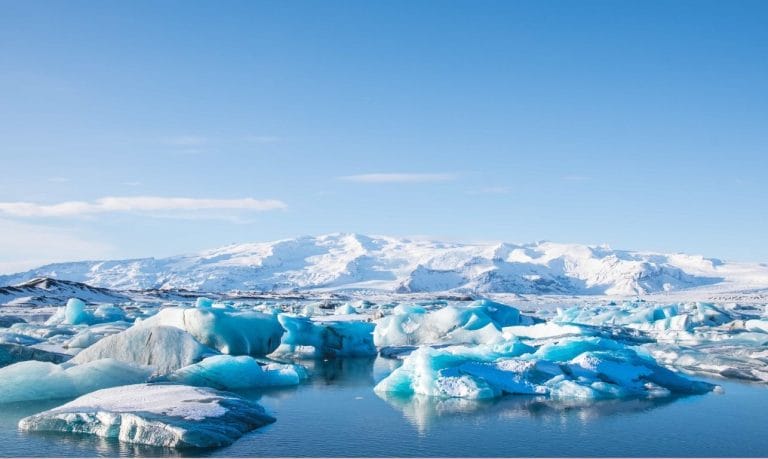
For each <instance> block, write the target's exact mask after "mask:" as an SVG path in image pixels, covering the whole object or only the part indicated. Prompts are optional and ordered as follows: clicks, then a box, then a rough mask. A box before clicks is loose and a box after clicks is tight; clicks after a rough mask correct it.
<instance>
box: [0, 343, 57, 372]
mask: <svg viewBox="0 0 768 459" xmlns="http://www.w3.org/2000/svg"><path fill="white" fill-rule="evenodd" d="M68 359H69V356H68V355H64V354H59V353H57V352H49V351H44V350H42V349H35V348H33V347H27V346H22V345H19V344H10V343H6V344H0V367H4V366H6V365H12V364H14V363H18V362H24V361H27V360H39V361H41V362H53V363H61V362H64V361H66V360H68Z"/></svg>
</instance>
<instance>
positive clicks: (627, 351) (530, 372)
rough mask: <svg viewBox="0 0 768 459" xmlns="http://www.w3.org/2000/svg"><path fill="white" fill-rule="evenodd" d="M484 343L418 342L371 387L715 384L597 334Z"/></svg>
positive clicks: (589, 388)
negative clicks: (534, 344) (527, 343)
mask: <svg viewBox="0 0 768 459" xmlns="http://www.w3.org/2000/svg"><path fill="white" fill-rule="evenodd" d="M496 347H497V348H498V347H499V345H498V344H497V345H496ZM470 349H471V348H470ZM484 350H486V352H487V355H485V356H483V355H480V356H478V355H477V351H478V350H477V349H476V350H474V352H472V351H470V352H467V347H465V346H449V347H445V348H440V349H434V348H430V347H421V348H419V349H417V350H415V351H414V352H412V353H411V354H410V355H409V356H407V357H406V358H405V359H404V361H403V364H402V366H401V367H400V368H397V369H396V370H394V371H393V372H392V373H391V374H390V375H389V376H387V377H386V378H384V379H383V380H382V381H380V382H379V384H377V385H376V387H375V388H374V390H375V391H376V392H380V393H395V394H400V395H414V394H417V395H428V396H433V397H462V398H472V399H484V398H493V397H496V396H498V395H500V394H502V393H511V394H532V395H547V394H548V395H549V396H550V397H551V398H553V399H563V398H566V399H567V398H580V399H603V398H618V397H657V396H660V395H669V394H671V393H678V394H680V393H682V394H701V393H705V392H709V391H712V390H715V388H716V386H715V385H713V384H709V383H705V382H701V381H693V380H690V379H688V378H686V377H684V376H681V375H679V374H677V373H675V372H673V371H671V370H669V369H667V368H664V367H662V366H660V365H658V364H657V363H656V362H655V361H654V360H653V359H652V358H651V357H648V356H642V355H640V354H638V353H637V352H635V351H634V350H632V349H631V348H629V347H627V346H625V345H623V344H621V343H618V342H616V341H613V340H610V339H605V338H599V337H570V338H565V339H562V340H559V341H551V342H549V343H546V344H542V345H540V346H539V347H538V348H536V350H535V351H534V352H526V351H524V348H522V347H518V348H517V353H516V352H515V348H514V347H512V348H511V351H510V352H508V353H507V355H504V354H503V353H500V352H492V351H491V350H490V349H488V348H487V347H486V348H485V349H484ZM516 354H517V355H516Z"/></svg>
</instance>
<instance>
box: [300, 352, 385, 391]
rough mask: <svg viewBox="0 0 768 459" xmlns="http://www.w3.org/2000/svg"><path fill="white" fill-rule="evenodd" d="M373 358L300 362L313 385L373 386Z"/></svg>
mask: <svg viewBox="0 0 768 459" xmlns="http://www.w3.org/2000/svg"><path fill="white" fill-rule="evenodd" d="M375 362H376V358H375V357H367V358H346V359H341V358H340V359H322V360H302V361H299V362H297V363H300V364H301V365H304V366H305V367H306V368H307V370H308V371H309V374H310V377H311V380H312V382H313V383H320V384H326V385H339V384H343V385H345V386H350V385H352V386H373V385H374V384H375V380H374V363H375Z"/></svg>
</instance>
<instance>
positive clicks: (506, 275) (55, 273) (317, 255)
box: [0, 234, 768, 295]
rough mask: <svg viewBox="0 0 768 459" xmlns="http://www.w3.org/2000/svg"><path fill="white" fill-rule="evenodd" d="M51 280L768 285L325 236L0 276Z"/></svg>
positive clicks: (725, 268) (555, 287) (698, 268)
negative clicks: (159, 257) (47, 278)
mask: <svg viewBox="0 0 768 459" xmlns="http://www.w3.org/2000/svg"><path fill="white" fill-rule="evenodd" d="M43 276H45V277H52V278H58V279H66V280H70V281H76V282H84V283H87V284H89V285H94V286H98V287H106V288H110V289H147V288H160V289H188V290H199V291H210V292H226V291H234V290H246V291H287V290H315V289H330V290H338V289H370V290H381V291H392V292H437V291H447V290H453V291H459V292H478V293H491V292H493V293H531V294H578V295H584V294H613V295H636V294H645V293H653V292H662V291H673V290H682V289H689V288H695V287H702V286H717V287H718V288H719V289H720V290H729V289H730V290H737V289H747V288H753V289H754V288H765V287H768V267H766V266H765V265H760V264H748V263H727V262H723V261H720V260H716V259H710V258H704V257H701V256H690V255H683V254H672V255H664V254H654V253H645V252H630V251H623V250H612V249H610V248H607V247H602V246H601V247H593V246H585V245H577V244H558V243H552V242H539V243H534V244H524V245H516V244H508V243H487V244H461V243H445V242H435V241H425V240H410V239H397V238H391V237H383V236H376V237H371V236H364V235H359V234H330V235H324V236H318V237H309V236H307V237H300V238H295V239H286V240H281V241H276V242H265V243H250V244H235V245H229V246H226V247H222V248H218V249H214V250H208V251H204V252H201V253H198V254H193V255H184V256H176V257H170V258H161V259H155V258H144V259H134V260H114V261H87V262H75V263H59V264H52V265H47V266H43V267H41V268H38V269H34V270H31V271H28V272H24V273H19V274H14V275H8V276H0V285H4V284H5V285H8V284H15V283H19V282H24V281H26V280H28V279H31V278H36V277H43Z"/></svg>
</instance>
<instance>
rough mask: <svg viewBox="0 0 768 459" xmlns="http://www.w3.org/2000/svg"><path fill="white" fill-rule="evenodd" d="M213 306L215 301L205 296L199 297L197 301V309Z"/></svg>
mask: <svg viewBox="0 0 768 459" xmlns="http://www.w3.org/2000/svg"><path fill="white" fill-rule="evenodd" d="M211 306H213V300H212V299H210V298H206V297H204V296H201V297H198V298H197V300H196V301H195V307H196V308H210V307H211Z"/></svg>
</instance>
